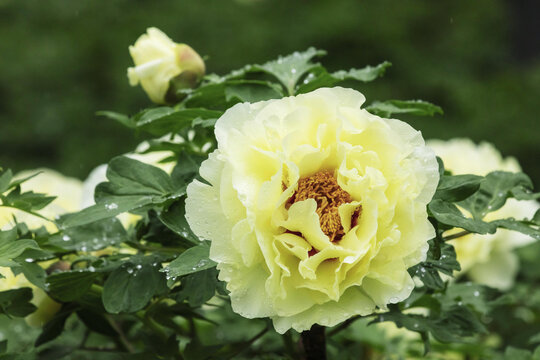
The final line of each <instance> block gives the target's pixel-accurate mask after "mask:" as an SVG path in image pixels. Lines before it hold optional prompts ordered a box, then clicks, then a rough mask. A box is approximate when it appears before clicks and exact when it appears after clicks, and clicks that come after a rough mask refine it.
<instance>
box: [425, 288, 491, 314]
mask: <svg viewBox="0 0 540 360" xmlns="http://www.w3.org/2000/svg"><path fill="white" fill-rule="evenodd" d="M487 291H488V290H487V288H486V287H485V286H482V285H479V284H473V283H470V282H468V283H458V284H455V283H454V284H451V285H449V286H448V288H447V289H446V291H445V293H444V294H434V295H433V296H434V297H435V298H436V299H437V300H438V301H439V302H440V303H441V306H442V309H441V311H446V310H447V309H451V308H452V307H453V306H454V305H455V304H460V305H467V306H469V307H471V308H472V309H474V310H475V311H477V312H479V313H481V314H484V315H485V314H487V313H488V312H489V311H490V310H491V306H490V305H489V303H488V302H487V301H486V293H487Z"/></svg>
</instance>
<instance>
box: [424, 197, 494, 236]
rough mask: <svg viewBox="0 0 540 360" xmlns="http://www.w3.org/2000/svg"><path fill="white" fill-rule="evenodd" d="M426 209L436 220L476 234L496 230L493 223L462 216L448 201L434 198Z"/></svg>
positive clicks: (490, 232)
mask: <svg viewBox="0 0 540 360" xmlns="http://www.w3.org/2000/svg"><path fill="white" fill-rule="evenodd" d="M428 209H429V211H430V213H431V215H432V216H433V217H434V218H435V219H437V221H439V222H441V223H443V224H446V225H450V226H452V227H457V228H462V229H465V230H468V231H470V232H474V233H478V234H493V233H494V232H495V231H496V230H497V226H496V225H495V224H491V223H487V222H484V221H482V220H479V219H471V218H468V217H466V216H464V215H463V214H462V213H461V211H459V209H458V208H457V207H456V206H455V205H454V204H452V203H449V202H445V201H442V200H439V199H435V200H432V201H431V202H430V203H429V205H428Z"/></svg>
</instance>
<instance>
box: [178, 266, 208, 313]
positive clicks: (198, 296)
mask: <svg viewBox="0 0 540 360" xmlns="http://www.w3.org/2000/svg"><path fill="white" fill-rule="evenodd" d="M217 274H218V271H217V270H216V269H215V268H214V267H212V268H209V269H206V270H202V271H198V272H195V273H193V274H189V275H186V276H185V277H183V278H182V283H181V288H182V289H181V290H180V291H179V292H178V293H177V294H176V296H175V300H176V301H177V302H182V301H184V300H187V301H188V303H189V305H191V306H201V305H202V304H204V303H205V302H207V301H208V300H210V299H211V298H212V297H213V296H214V295H215V293H216V287H217V285H218V279H217Z"/></svg>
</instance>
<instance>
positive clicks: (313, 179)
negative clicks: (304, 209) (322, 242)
mask: <svg viewBox="0 0 540 360" xmlns="http://www.w3.org/2000/svg"><path fill="white" fill-rule="evenodd" d="M307 199H314V200H315V201H316V202H317V214H318V215H319V223H320V226H321V230H322V231H323V233H325V234H326V235H327V236H328V237H329V238H330V241H339V240H341V238H342V237H343V236H344V235H345V230H344V229H343V225H342V224H341V218H340V217H339V212H338V209H339V206H340V205H342V204H346V203H350V202H352V201H353V199H352V197H351V195H350V194H349V193H348V192H346V191H345V190H343V189H342V188H341V187H340V186H339V185H338V183H337V180H336V178H335V177H334V175H333V174H332V173H331V172H330V171H328V170H324V171H320V172H318V173H316V174H314V175H311V176H308V177H305V178H302V179H300V180H298V188H297V189H296V191H295V192H294V194H293V196H291V197H290V198H289V200H288V201H287V205H286V208H287V209H288V208H289V207H290V206H291V205H292V204H294V203H295V202H298V201H302V200H307ZM360 210H361V208H360V209H359V210H357V211H355V213H354V215H353V219H352V223H351V225H352V226H354V225H355V224H354V223H355V222H356V221H357V218H358V215H359V214H360Z"/></svg>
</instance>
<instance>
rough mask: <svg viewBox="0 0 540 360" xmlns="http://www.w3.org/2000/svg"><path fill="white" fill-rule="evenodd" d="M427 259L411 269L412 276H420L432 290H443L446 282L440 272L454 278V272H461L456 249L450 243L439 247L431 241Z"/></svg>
mask: <svg viewBox="0 0 540 360" xmlns="http://www.w3.org/2000/svg"><path fill="white" fill-rule="evenodd" d="M429 245H430V247H429V251H428V254H427V259H426V260H425V261H423V262H421V263H420V264H417V265H415V266H413V267H411V268H410V269H409V274H411V276H414V275H415V276H418V278H419V279H420V280H421V281H422V282H423V283H424V285H425V286H426V287H428V288H430V289H443V288H444V281H443V280H442V278H441V276H440V275H439V272H442V273H443V274H446V275H449V276H452V275H453V272H454V271H459V270H461V267H460V265H459V263H458V261H457V260H456V252H455V250H454V247H453V246H452V245H451V244H448V243H441V244H439V245H438V248H437V245H436V243H435V241H434V240H429Z"/></svg>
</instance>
